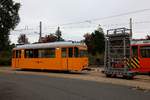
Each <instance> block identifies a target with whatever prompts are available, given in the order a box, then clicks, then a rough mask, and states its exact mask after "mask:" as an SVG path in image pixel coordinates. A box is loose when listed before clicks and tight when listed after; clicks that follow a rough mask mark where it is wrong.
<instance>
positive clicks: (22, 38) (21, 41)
mask: <svg viewBox="0 0 150 100" xmlns="http://www.w3.org/2000/svg"><path fill="white" fill-rule="evenodd" d="M18 43H19V44H28V43H29V41H28V38H27V37H26V35H25V34H20V36H19V38H18Z"/></svg>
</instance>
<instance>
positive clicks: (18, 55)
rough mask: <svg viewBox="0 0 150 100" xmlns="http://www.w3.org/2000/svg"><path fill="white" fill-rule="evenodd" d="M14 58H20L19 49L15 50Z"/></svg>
mask: <svg viewBox="0 0 150 100" xmlns="http://www.w3.org/2000/svg"><path fill="white" fill-rule="evenodd" d="M16 58H21V50H16Z"/></svg>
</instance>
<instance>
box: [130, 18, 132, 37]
mask: <svg viewBox="0 0 150 100" xmlns="http://www.w3.org/2000/svg"><path fill="white" fill-rule="evenodd" d="M130 35H131V39H132V18H130Z"/></svg>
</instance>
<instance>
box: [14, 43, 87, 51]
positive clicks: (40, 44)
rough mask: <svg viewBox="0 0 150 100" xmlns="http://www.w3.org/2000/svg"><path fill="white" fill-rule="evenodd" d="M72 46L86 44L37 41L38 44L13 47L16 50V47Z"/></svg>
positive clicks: (83, 45)
mask: <svg viewBox="0 0 150 100" xmlns="http://www.w3.org/2000/svg"><path fill="white" fill-rule="evenodd" d="M72 46H81V47H85V46H86V45H85V44H84V43H77V42H52V43H38V44H25V45H18V46H16V47H15V48H14V50H17V49H40V48H56V47H72Z"/></svg>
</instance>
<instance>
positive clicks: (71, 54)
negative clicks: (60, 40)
mask: <svg viewBox="0 0 150 100" xmlns="http://www.w3.org/2000/svg"><path fill="white" fill-rule="evenodd" d="M68 56H69V57H73V48H68Z"/></svg>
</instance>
